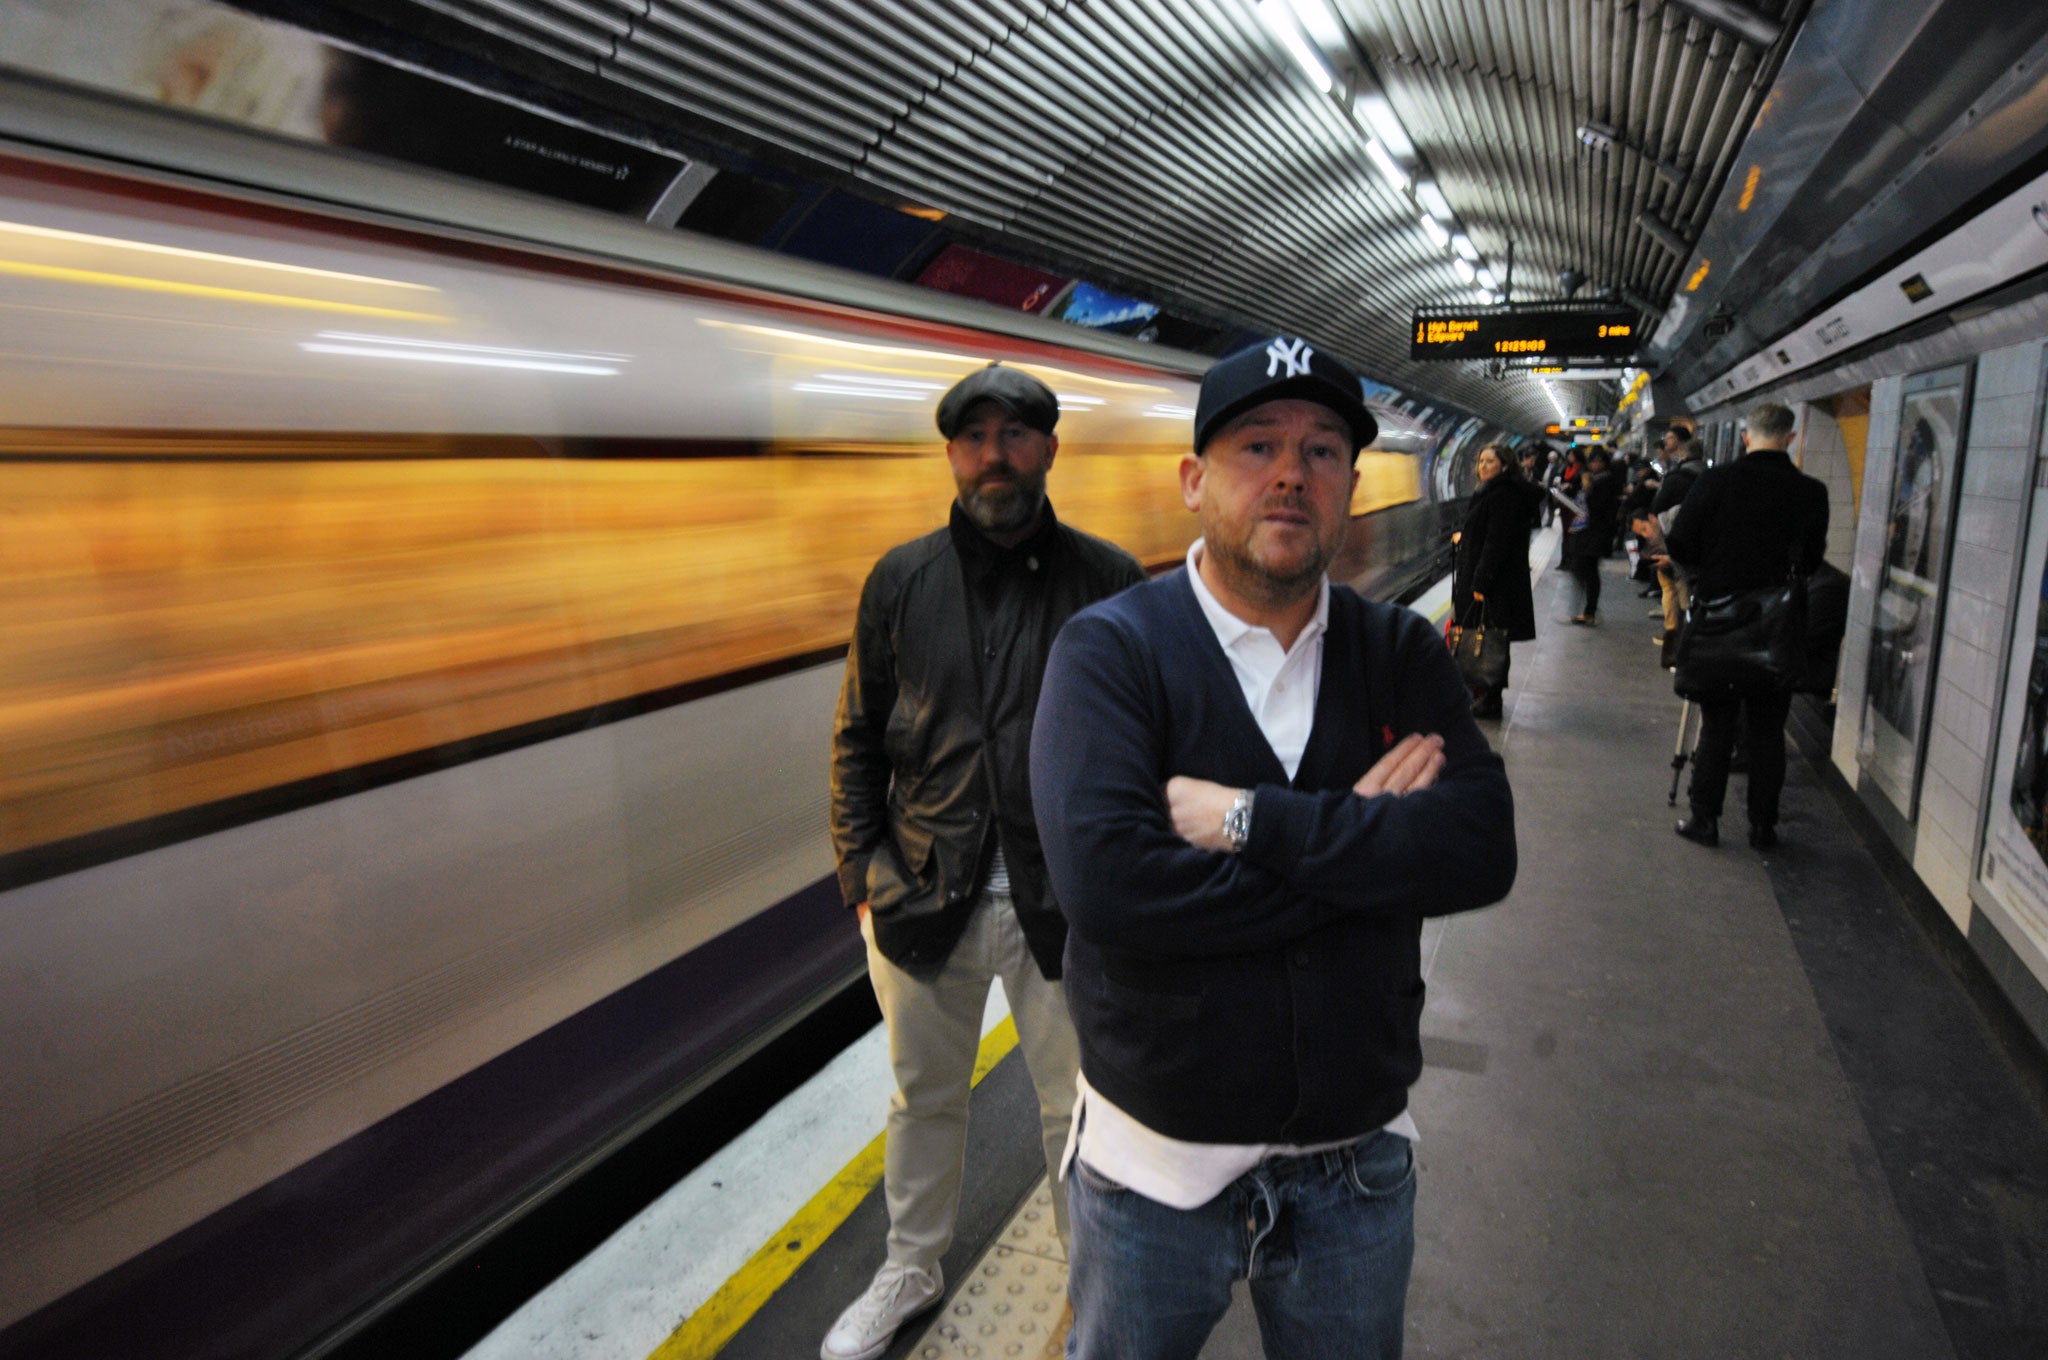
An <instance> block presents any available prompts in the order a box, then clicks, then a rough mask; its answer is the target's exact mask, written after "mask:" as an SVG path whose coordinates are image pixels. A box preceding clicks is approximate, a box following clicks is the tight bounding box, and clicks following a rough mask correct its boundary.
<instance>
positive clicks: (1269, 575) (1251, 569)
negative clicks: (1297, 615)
mask: <svg viewBox="0 0 2048 1360" xmlns="http://www.w3.org/2000/svg"><path fill="white" fill-rule="evenodd" d="M1203 532H1204V541H1203V544H1202V552H1203V553H1204V554H1205V555H1207V556H1211V557H1213V558H1214V559H1215V562H1216V569H1217V571H1218V572H1219V573H1221V575H1222V577H1223V579H1224V581H1225V583H1226V584H1228V585H1229V587H1230V588H1231V590H1233V591H1234V592H1236V593H1237V594H1238V595H1240V596H1242V597H1244V598H1245V599H1247V600H1252V601H1255V602H1257V603H1258V604H1259V605H1261V606H1263V607H1265V608H1269V609H1277V608H1284V607H1286V606H1287V605H1290V604H1296V603H1298V602H1300V600H1301V599H1302V598H1303V597H1304V596H1307V595H1309V594H1312V593H1314V591H1315V590H1316V589H1317V588H1318V587H1319V586H1320V585H1321V584H1322V579H1323V573H1324V572H1326V571H1328V570H1329V567H1330V563H1331V562H1333V561H1335V560H1336V556H1337V554H1336V551H1335V549H1334V548H1333V547H1331V546H1330V545H1328V544H1326V543H1325V542H1324V541H1323V537H1322V535H1321V534H1320V533H1318V534H1317V535H1316V539H1315V547H1314V549H1313V550H1312V551H1311V552H1310V553H1309V554H1308V556H1307V557H1306V558H1304V559H1303V561H1302V565H1301V567H1300V568H1299V569H1297V570H1295V571H1290V572H1286V573H1281V572H1276V571H1274V570H1273V568H1272V567H1270V566H1268V565H1267V564H1266V563H1264V562H1261V561H1260V560H1259V559H1258V557H1257V556H1256V555H1255V554H1254V553H1253V552H1252V550H1251V545H1250V535H1247V536H1246V541H1245V542H1243V543H1238V542H1234V541H1232V540H1231V539H1229V538H1227V537H1223V536H1220V535H1218V534H1216V533H1214V532H1212V531H1211V530H1210V529H1209V527H1208V526H1206V525H1205V526H1204V531H1203ZM1253 532H1254V533H1256V532H1257V525H1254V526H1253Z"/></svg>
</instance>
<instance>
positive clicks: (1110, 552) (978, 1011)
mask: <svg viewBox="0 0 2048 1360" xmlns="http://www.w3.org/2000/svg"><path fill="white" fill-rule="evenodd" d="M1059 414H1060V408H1059V400H1058V398H1057V397H1055V396H1054V395H1053V392H1052V390H1051V389H1050V388H1048V387H1047V386H1046V385H1045V384H1044V383H1042V382H1040V381H1039V380H1038V379H1036V378H1034V377H1032V376H1031V375H1030V374H1028V373H1025V372H1023V371H1022V370H1020V369H1015V368H1010V367H1007V366H1005V365H1003V364H999V363H998V364H990V365H989V366H988V367H986V368H983V369H980V370H978V371H977V372H974V373H971V374H969V375H968V376H967V377H965V378H963V379H961V380H960V381H959V382H958V383H956V384H954V386H953V388H952V390H951V391H949V392H947V393H946V395H945V396H944V397H942V398H940V400H939V407H938V426H939V433H940V434H942V435H944V436H945V438H946V461H947V462H948V463H949V464H950V465H951V467H952V471H953V481H954V485H955V486H956V487H957V489H958V493H959V494H958V497H957V499H955V501H954V503H953V513H952V519H951V522H950V523H948V524H947V525H946V527H945V528H943V529H939V530H936V531H934V532H932V533H929V534H926V535H925V536H924V537H923V538H919V539H916V540H914V541H912V542H909V543H905V544H903V545H902V546H900V547H897V548H893V549H891V550H890V551H889V552H888V553H886V554H885V555H884V556H883V557H882V559H881V561H879V562H877V563H876V564H875V567H874V570H873V571H872V572H871V573H869V575H868V580H867V584H866V586H865V587H863V589H862V590H861V597H860V608H859V612H858V614H857V616H856V618H855V620H854V628H853V641H852V645H851V646H850V647H849V649H848V652H847V657H846V680H845V683H844V685H843V686H842V687H841V689H840V693H839V710H838V714H837V717H836V719H835V720H834V730H833V741H832V845H833V849H834V851H835V853H836V854H837V856H838V860H839V885H840V889H841V891H842V893H843V894H844V896H845V898H846V902H847V905H849V906H851V907H853V908H854V909H855V910H856V911H857V912H858V913H859V918H860V927H861V934H862V937H863V938H864V939H865V940H866V942H867V949H868V976H869V978H870V980H871V981H872V982H873V983H874V988H875V998H876V1000H877V1001H879V1002H880V1003H881V1009H882V1019H883V1021H884V1023H886V1024H887V1025H888V1027H889V1058H890V1063H891V1065H892V1066H893V1067H894V1069H895V1075H896V1086H897V1090H896V1095H895V1097H894V1099H893V1100H892V1101H891V1102H890V1106H889V1121H888V1143H887V1152H886V1154H885V1160H884V1165H883V1181H884V1186H885V1189H886V1193H887V1199H888V1204H889V1244H888V1258H887V1260H886V1261H885V1262H884V1263H883V1265H882V1267H881V1269H880V1270H879V1271H877V1272H876V1274H875V1277H874V1279H873V1281H872V1282H871V1283H870V1284H869V1286H868V1288H867V1290H866V1291H865V1292H863V1293H862V1294H861V1296H860V1297H859V1298H858V1299H856V1300H854V1302H853V1303H852V1304H851V1305H850V1306H849V1307H848V1308H847V1309H846V1311H845V1312H844V1313H843V1314H842V1315H841V1316H840V1318H839V1320H838V1321H837V1322H836V1323H835V1324H833V1327H832V1330H831V1331H830V1332H829V1333H828V1334H827V1335H826V1337H825V1342H824V1346H823V1349H822V1351H821V1354H822V1355H823V1356H824V1357H825V1360H867V1357H872V1356H876V1355H880V1354H881V1353H882V1352H883V1351H884V1350H886V1349H887V1348H888V1346H889V1342H890V1339H891V1338H892V1337H893V1336H894V1335H895V1333H896V1330H897V1329H898V1328H899V1327H900V1326H901V1325H902V1324H903V1322H904V1321H905V1320H906V1319H908V1318H910V1317H912V1316H914V1315H915V1314H917V1313H920V1312H923V1311H925V1310H926V1309H927V1308H930V1307H932V1306H933V1305H935V1304H937V1303H938V1302H939V1301H940V1299H941V1297H942V1296H943V1293H944V1288H945V1283H944V1280H943V1279H942V1278H941V1276H940V1271H939V1258H940V1257H941V1256H943V1255H944V1254H945V1251H946V1248H947V1246H948V1245H949V1244H950V1243H951V1242H952V1239H953V1221H954V1216H955V1213H956V1211H957V1210H958V1208H959V1203H960V1183H961V1174H962V1166H963V1162H964V1159H965V1156H966V1150H967V1103H968V1087H969V1082H970V1079H971V1077H972V1076H973V1072H974V1060H975V1054H976V1051H977V1049H978V1048H979V1045H980V1040H981V1018H982V1013H983V1009H984V1007H985V1006H986V1004H987V1001H988V990H989V982H990V980H991V979H992V978H995V977H1001V978H1002V980H1003V993H1004V995H1005V997H1006V998H1007V999H1008V1000H1009V1004H1010V1013H1011V1015H1012V1016H1013V1017H1015V1019H1016V1022H1017V1037H1018V1041H1019V1044H1020V1046H1021V1047H1022V1049H1023V1051H1024V1062H1025V1066H1026V1067H1028V1068H1029V1069H1030V1072H1031V1079H1032V1083H1033V1085H1035V1086H1036V1087H1037V1089H1038V1102H1039V1117H1040V1123H1041V1136H1042V1138H1043V1141H1044V1144H1045V1154H1046V1163H1047V1166H1048V1168H1050V1169H1054V1170H1056V1169H1057V1166H1058V1162H1059V1157H1060V1153H1061V1151H1062V1149H1063V1148H1064V1146H1065V1143H1066V1134H1067V1127H1068V1123H1069V1116H1070V1113H1071V1111H1072V1109H1073V1104H1074V1090H1075V1086H1074V1077H1075V1071H1076V1068H1077V1064H1078V1061H1079V1058H1078V1055H1077V1053H1076V1050H1075V1045H1074V1031H1073V1026H1072V1024H1071V1023H1070V1022H1069V1021H1068V1019H1067V1011H1066V1001H1065V998H1064V996H1063V995H1062V992H1061V987H1060V981H1059V979H1060V960H1061V955H1062V951H1063V950H1064V948H1065V945H1066V936H1067V926H1066V920H1065V918H1064V917H1063V916H1062V915H1061V913H1060V904H1059V902H1058V901H1057V900H1056V898H1055V897H1054V895H1053V891H1052V888H1051V885H1050V884H1049V883H1048V882H1047V880H1046V871H1045V857H1044V854H1043V852H1041V851H1040V849H1039V845H1038V831H1037V827H1036V825H1035V824H1034V822H1033V820H1032V813H1031V790H1030V784H1029V781H1028V778H1027V774H1028V769H1027V762H1028V759H1029V752H1030V748H1031V721H1032V714H1033V712H1034V710H1035V709H1036V707H1037V703H1038V686H1039V680H1040V678H1041V677H1042V676H1043V675H1044V672H1045V658H1046V654H1047V653H1048V651H1050V649H1051V647H1052V640H1053V637H1054V636H1055V635H1056V634H1057V633H1058V632H1059V630H1060V627H1061V625H1063V624H1065V623H1066V621H1067V620H1068V619H1069V618H1071V617H1073V615H1074V614H1076V613H1077V612H1079V611H1080V610H1081V609H1083V608H1085V607H1086V606H1088V605H1089V604H1092V603H1094V602H1095V601H1097V600H1101V599H1104V598H1106V597H1108V596H1110V595H1114V594H1115V593H1116V592H1118V591H1120V590H1122V589H1124V588H1125V587H1126V586H1130V585H1133V584H1135V583H1137V582H1139V581H1142V580H1144V579H1145V573H1144V570H1143V569H1142V568H1141V567H1139V565H1138V563H1137V561H1136V560H1135V559H1133V558H1132V557H1131V555H1130V554H1129V553H1126V552H1124V551H1123V550H1122V549H1120V548H1117V547H1115V546H1114V545H1112V544H1109V543H1105V542H1103V541H1102V540H1101V539H1098V538H1092V537H1090V536H1089V535H1087V534H1084V533H1081V532H1080V531H1078V530H1075V529H1071V528H1068V527H1067V526H1066V525H1064V524H1061V523H1060V522H1059V520H1058V519H1057V518H1056V517H1055V516H1054V515H1053V510H1052V504H1051V503H1050V502H1049V501H1047V500H1046V496H1045V479H1046V474H1047V472H1049V471H1050V470H1051V468H1052V463H1053V456H1054V455H1055V454H1056V453H1057V452H1058V451H1059V439H1058V437H1057V436H1056V435H1054V433H1053V428H1054V426H1055V425H1056V424H1057V423H1058V421H1059ZM1055 1189H1056V1190H1057V1186H1055ZM1053 1208H1054V1217H1055V1219H1056V1226H1057V1227H1058V1230H1059V1233H1060V1236H1061V1238H1062V1239H1063V1240H1064V1238H1065V1237H1066V1234H1067V1213H1066V1201H1065V1197H1064V1196H1063V1195H1061V1194H1059V1193H1055V1194H1054V1197H1053Z"/></svg>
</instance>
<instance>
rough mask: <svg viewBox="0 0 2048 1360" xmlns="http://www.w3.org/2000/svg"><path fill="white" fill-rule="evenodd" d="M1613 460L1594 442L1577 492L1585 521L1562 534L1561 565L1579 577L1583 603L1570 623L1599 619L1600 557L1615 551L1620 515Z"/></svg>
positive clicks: (1619, 492)
mask: <svg viewBox="0 0 2048 1360" xmlns="http://www.w3.org/2000/svg"><path fill="white" fill-rule="evenodd" d="M1613 465H1614V459H1613V456H1612V455H1610V454H1609V453H1608V452H1607V450H1606V449H1604V448H1602V447H1601V446H1600V445H1598V444H1595V445H1594V446H1593V447H1592V449H1591V451H1589V452H1588V453H1587V455H1586V477H1585V481H1584V483H1583V485H1582V486H1581V487H1580V489H1579V492H1578V500H1579V503H1580V504H1582V505H1584V506H1585V507H1586V513H1585V516H1584V523H1582V524H1581V523H1579V522H1578V521H1576V520H1575V521H1574V522H1573V526H1571V527H1567V528H1566V530H1565V535H1564V553H1563V557H1564V568H1565V570H1566V571H1569V572H1570V573H1571V574H1572V575H1573V576H1575V577H1577V578H1578V582H1579V588H1580V589H1581V590H1583V591H1584V592H1585V597H1586V603H1585V605H1584V607H1583V608H1581V609H1580V610H1579V612H1578V613H1576V614H1574V615H1572V619H1571V621H1572V622H1573V623H1583V624H1592V623H1598V622H1599V621H1600V559H1601V558H1603V557H1605V556H1607V555H1608V553H1610V552H1612V551H1613V550H1614V530H1615V526H1616V524H1618V523H1619V522H1620V518H1621V483H1620V482H1619V481H1618V480H1617V479H1616V477H1615V475H1614V471H1613Z"/></svg>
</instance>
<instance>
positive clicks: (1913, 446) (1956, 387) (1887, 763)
mask: <svg viewBox="0 0 2048 1360" xmlns="http://www.w3.org/2000/svg"><path fill="white" fill-rule="evenodd" d="M1969 387H1970V368H1969V365H1967V364H1962V365H1958V366H1956V367H1954V368H1944V369H1940V370H1938V371H1936V372H1933V373H1920V374H1916V375H1915V376H1913V377H1911V378H1908V379H1906V383H1905V388H1904V392H1903V394H1902V397H1901V409H1900V412H1899V442H1898V448H1897V451H1896V453H1895V455H1894V457H1893V459H1892V475H1891V500H1890V506H1889V510H1888V513H1887V516H1886V520H1885V544H1884V561H1883V563H1882V566H1881V568H1880V571H1881V574H1880V576H1879V578H1878V589H1877V599H1876V602H1875V604H1874V605H1873V608H1872V618H1871V624H1870V652H1869V655H1868V658H1867V660H1866V667H1867V669H1866V671H1865V680H1864V688H1863V713H1862V720H1861V725H1860V728H1859V731H1858V737H1857V758H1858V760H1859V761H1860V763H1861V765H1862V767H1863V773H1864V775H1865V776H1866V777H1867V778H1869V780H1870V781H1871V782H1872V783H1874V784H1875V785H1877V787H1878V788H1879V789H1881V790H1883V792H1884V795H1885V797H1886V798H1888V799H1889V800H1890V801H1891V804H1892V806H1893V807H1895V808H1896V809H1898V812H1899V815H1900V816H1902V817H1904V818H1905V819H1906V820H1907V821H1909V822H1910V821H1912V820H1913V818H1914V816H1915V815H1916V813H1917V812H1918V807H1919V798H1920V771H1921V767H1922V765H1923V764H1924V762H1925V760H1926V756H1927V724H1928V716H1929V708H1930V706H1931V704H1932V703H1933V700H1934V667H1935V660H1936V656H1935V654H1936V652H1937V650H1938V649H1939V646H1940V641H1941V614H1942V602H1943V599H1944V597H1945V591H1946V587H1947V584H1948V559H1949V544H1950V540H1951V539H1952V538H1953V536H1954V525H1955V510H1956V500H1957V499H1958V498H1957V495H1956V491H1957V487H1958V486H1959V484H1960V473H1961V469H1962V455H1963V434H1964V431H1963V421H1964V419H1965V413H1966V412H1967V411H1968V410H1969V397H1970V392H1969Z"/></svg>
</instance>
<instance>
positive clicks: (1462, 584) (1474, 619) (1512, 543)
mask: <svg viewBox="0 0 2048 1360" xmlns="http://www.w3.org/2000/svg"><path fill="white" fill-rule="evenodd" d="M1472 475H1473V476H1474V477H1476V478H1477V479H1478V481H1479V489H1478V490H1476V491H1474V492H1473V493H1472V500H1471V503H1470V505H1469V506H1468V507H1467V508H1466V510H1465V523H1464V524H1463V525H1462V526H1461V527H1460V528H1459V530H1458V532H1457V534H1456V535H1455V537H1454V538H1453V543H1454V544H1455V546H1456V556H1455V557H1454V559H1453V565H1452V569H1451V615H1452V617H1453V618H1455V619H1456V620H1457V621H1458V623H1459V624H1460V625H1461V626H1462V627H1466V628H1475V627H1479V628H1498V629H1500V630H1501V632H1502V633H1503V634H1505V635H1506V637H1507V639H1508V641H1509V642H1511V643H1512V642H1528V641H1530V640H1531V639H1533V638H1534V637H1535V636H1536V603H1535V600H1534V598H1533V596H1532V595H1531V593H1530V588H1529V531H1530V529H1531V528H1532V527H1534V524H1535V519H1536V499H1537V498H1538V497H1540V496H1542V495H1543V493H1542V491H1540V490H1538V489H1536V488H1534V487H1531V486H1530V485H1529V484H1528V482H1526V481H1525V480H1523V478H1522V475H1521V472H1520V471H1519V470H1518V469H1517V468H1516V466H1515V463H1514V459H1513V455H1511V454H1510V453H1509V452H1508V451H1507V450H1506V449H1505V448H1503V447H1501V446H1500V445H1499V444H1488V445H1487V446H1486V447H1485V448H1483V449H1481V450H1480V451H1479V457H1478V458H1477V460H1475V462H1474V464H1473V469H1472ZM1507 687H1508V681H1507V674H1506V673H1505V672H1503V673H1502V675H1501V681H1500V684H1499V686H1498V687H1496V688H1494V689H1489V690H1487V691H1486V692H1485V693H1484V694H1479V695H1475V696H1474V698H1473V703H1472V715H1473V716H1474V717H1476V718H1498V717H1499V716H1500V715H1501V693H1502V692H1503V691H1504V690H1506V689H1507Z"/></svg>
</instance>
